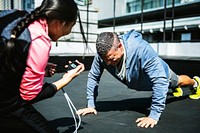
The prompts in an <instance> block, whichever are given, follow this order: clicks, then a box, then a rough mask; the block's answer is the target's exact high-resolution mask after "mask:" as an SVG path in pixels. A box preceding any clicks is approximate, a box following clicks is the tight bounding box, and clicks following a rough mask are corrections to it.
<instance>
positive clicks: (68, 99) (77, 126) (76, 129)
mask: <svg viewBox="0 0 200 133" xmlns="http://www.w3.org/2000/svg"><path fill="white" fill-rule="evenodd" d="M62 91H63V93H64V96H65V99H66V100H67V103H68V105H69V108H70V111H71V113H72V116H73V118H74V122H75V131H74V133H77V131H78V128H79V127H80V125H81V117H80V115H78V114H77V115H78V119H79V122H78V124H77V121H76V117H75V115H74V111H75V112H77V109H76V107H75V106H74V104H73V103H72V101H71V99H70V98H69V96H68V95H67V93H66V92H65V90H64V89H63V88H62ZM73 109H74V111H73Z"/></svg>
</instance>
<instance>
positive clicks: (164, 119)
mask: <svg viewBox="0 0 200 133" xmlns="http://www.w3.org/2000/svg"><path fill="white" fill-rule="evenodd" d="M87 74H88V71H85V72H83V73H82V74H81V75H79V76H78V77H77V78H75V79H74V80H73V81H72V82H71V83H70V84H69V85H68V86H66V87H65V88H64V90H65V91H66V92H67V94H68V96H69V97H70V99H71V101H72V102H73V104H74V106H75V107H76V108H77V109H80V108H84V107H85V106H86V83H87ZM61 76H62V73H58V74H56V75H55V76H54V77H53V78H47V79H46V81H49V82H52V81H55V80H56V79H58V78H59V77H61ZM183 91H184V95H183V96H182V97H180V98H175V97H173V96H172V95H171V93H170V92H171V91H169V93H168V97H167V104H166V109H165V110H164V112H163V113H162V116H161V119H160V121H159V123H158V124H157V126H156V127H155V128H153V129H151V128H148V129H144V128H139V127H137V125H136V123H135V122H134V121H135V120H136V119H137V118H139V117H142V116H145V114H148V112H149V107H150V104H151V92H143V91H142V92H138V91H135V90H131V89H128V88H127V87H126V86H124V85H123V84H121V83H120V82H118V81H117V80H116V79H114V78H113V77H112V76H111V75H110V74H109V73H108V72H107V71H105V72H104V74H103V76H102V78H101V82H100V87H99V96H98V99H97V101H98V103H97V111H98V114H97V115H92V114H90V115H86V116H81V126H80V128H79V130H78V132H79V133H147V132H148V133H198V132H200V100H191V99H189V97H188V95H189V89H188V88H184V89H183ZM34 106H35V108H36V109H37V110H38V111H40V112H41V113H42V114H43V115H44V116H45V117H46V118H47V119H48V121H49V122H50V123H51V124H52V126H53V127H54V128H56V130H57V132H58V133H71V132H73V131H74V119H73V116H72V114H71V112H70V109H69V106H68V104H67V101H66V99H65V97H64V95H63V92H62V91H59V92H58V93H57V94H56V95H55V96H54V97H53V98H50V99H46V100H44V101H41V102H39V103H37V104H34ZM76 118H77V119H76V120H77V121H78V117H77V116H76Z"/></svg>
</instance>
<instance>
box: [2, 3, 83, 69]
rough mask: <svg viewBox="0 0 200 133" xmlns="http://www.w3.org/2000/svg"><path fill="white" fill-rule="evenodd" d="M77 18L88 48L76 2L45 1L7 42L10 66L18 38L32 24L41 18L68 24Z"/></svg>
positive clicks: (21, 22)
mask: <svg viewBox="0 0 200 133" xmlns="http://www.w3.org/2000/svg"><path fill="white" fill-rule="evenodd" d="M77 17H78V18H79V23H80V29H81V34H82V36H83V40H84V42H85V43H86V46H87V40H86V38H85V35H84V31H83V27H82V24H81V20H80V14H79V10H78V7H77V4H76V3H75V2H74V0H43V2H42V4H41V6H39V7H37V8H36V9H35V10H33V11H32V12H31V13H30V14H27V16H26V17H25V18H24V19H22V20H21V21H20V22H19V23H18V24H17V25H16V26H15V27H14V29H13V30H12V34H11V38H10V40H8V41H7V45H6V53H7V56H8V57H5V58H7V59H6V60H7V61H8V62H7V63H8V65H9V59H11V58H14V57H13V56H14V54H12V52H13V50H14V45H15V43H16V41H15V40H16V38H18V37H19V36H20V34H21V33H22V32H23V31H24V30H25V29H26V28H27V27H28V26H29V25H30V24H31V23H32V22H34V21H35V20H37V19H40V18H46V19H47V20H53V19H57V20H61V21H63V22H65V23H66V24H68V23H71V22H73V21H76V19H77ZM11 67H12V66H11Z"/></svg>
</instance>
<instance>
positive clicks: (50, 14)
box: [11, 0, 78, 39]
mask: <svg viewBox="0 0 200 133" xmlns="http://www.w3.org/2000/svg"><path fill="white" fill-rule="evenodd" d="M77 16H78V7H77V4H76V3H75V2H74V0H44V1H43V2H42V4H41V6H40V7H37V8H36V9H35V10H33V11H32V12H31V13H30V14H28V15H27V16H26V17H25V18H24V19H22V20H21V21H20V22H19V23H18V24H17V26H16V27H15V28H14V29H13V31H12V35H11V39H15V38H17V37H18V36H19V35H20V34H21V33H22V32H23V31H24V29H25V28H27V27H28V26H29V24H31V23H32V22H33V21H35V20H37V19H39V18H46V19H49V20H53V19H57V20H61V21H63V22H66V23H70V22H73V21H75V20H76V19H77Z"/></svg>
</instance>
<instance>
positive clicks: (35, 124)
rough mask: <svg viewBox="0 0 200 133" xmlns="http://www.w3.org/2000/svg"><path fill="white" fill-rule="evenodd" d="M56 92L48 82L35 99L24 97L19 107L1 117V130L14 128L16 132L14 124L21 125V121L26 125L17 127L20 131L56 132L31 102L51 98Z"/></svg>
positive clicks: (36, 132)
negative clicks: (25, 99)
mask: <svg viewBox="0 0 200 133" xmlns="http://www.w3.org/2000/svg"><path fill="white" fill-rule="evenodd" d="M47 85H48V86H47ZM56 92H57V90H56V88H55V87H54V86H53V85H52V84H46V85H44V86H43V89H42V91H41V92H40V93H39V94H38V96H37V97H36V98H34V99H33V100H31V101H29V102H27V101H24V100H22V99H20V100H18V102H17V108H15V110H12V111H11V112H10V113H9V114H6V115H4V116H3V117H1V119H0V124H1V125H0V132H8V131H12V130H14V131H15V132H16V130H15V129H14V128H13V127H12V126H13V125H15V124H17V125H19V123H20V122H22V123H21V125H24V126H23V127H16V129H18V130H20V131H19V132H20V133H22V132H26V133H29V132H30V131H31V133H54V132H55V130H54V129H52V127H51V126H50V124H49V123H48V121H47V120H46V119H45V118H44V117H43V116H42V115H41V114H40V113H39V112H38V111H37V110H36V109H35V108H34V107H33V106H32V105H31V104H32V103H35V102H38V101H41V100H43V99H47V98H50V97H52V96H54V95H55V93H56ZM2 118H3V119H2ZM9 120H11V122H9ZM13 120H14V121H15V122H16V123H15V122H14V121H13ZM13 122H14V123H13ZM6 124H7V125H6ZM12 124H13V125H12ZM29 129H30V130H29ZM1 130H2V131H1ZM3 130H5V131H3ZM25 130H26V131H25ZM28 130H29V131H28Z"/></svg>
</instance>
